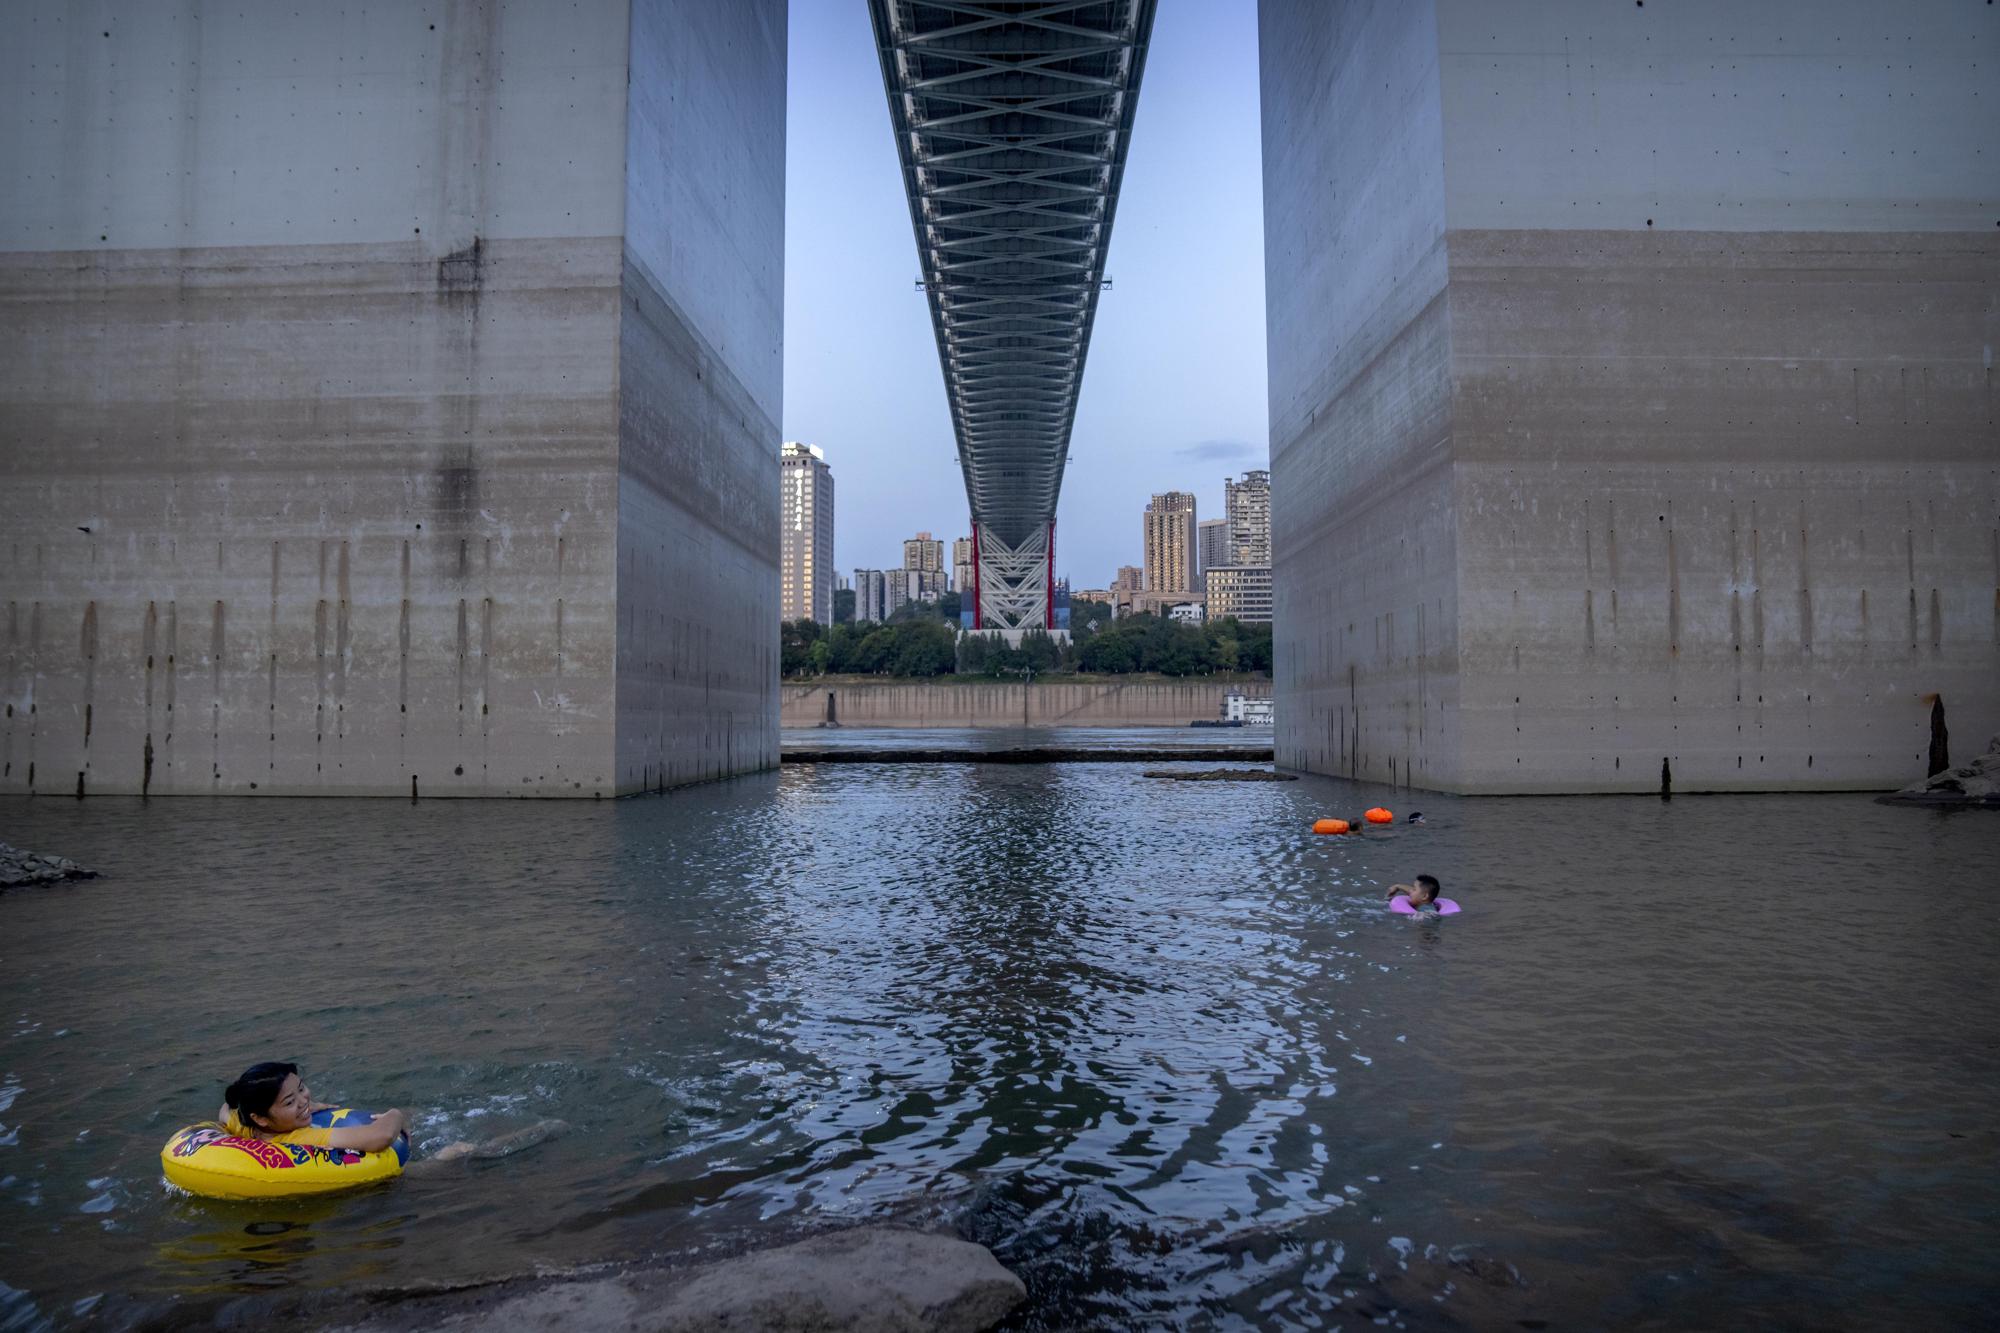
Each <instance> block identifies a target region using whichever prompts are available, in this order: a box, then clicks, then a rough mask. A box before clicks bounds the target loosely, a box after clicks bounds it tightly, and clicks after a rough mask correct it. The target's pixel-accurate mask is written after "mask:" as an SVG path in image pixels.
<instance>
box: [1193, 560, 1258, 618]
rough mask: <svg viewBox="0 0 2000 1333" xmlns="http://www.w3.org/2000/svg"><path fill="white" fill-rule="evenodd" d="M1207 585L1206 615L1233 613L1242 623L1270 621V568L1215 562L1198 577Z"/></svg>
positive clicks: (1220, 616)
mask: <svg viewBox="0 0 2000 1333" xmlns="http://www.w3.org/2000/svg"><path fill="white" fill-rule="evenodd" d="M1202 577H1203V578H1204V579H1205V580H1206V582H1207V584H1208V598H1207V601H1208V617H1209V619H1210V620H1221V619H1223V618H1224V617H1225V616H1235V617H1236V618H1237V619H1238V620H1240V621H1243V622H1244V623H1245V624H1258V625H1268V624H1270V623H1271V567H1270V566H1269V565H1217V566H1216V567H1215V568H1214V569H1211V570H1209V571H1208V572H1207V573H1206V574H1204V575H1203V576H1202Z"/></svg>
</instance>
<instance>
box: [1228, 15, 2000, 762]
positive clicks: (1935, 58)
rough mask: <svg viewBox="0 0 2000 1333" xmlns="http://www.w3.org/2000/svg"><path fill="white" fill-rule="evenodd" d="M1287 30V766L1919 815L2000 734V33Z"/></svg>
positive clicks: (1282, 88)
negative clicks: (1907, 798)
mask: <svg viewBox="0 0 2000 1333" xmlns="http://www.w3.org/2000/svg"><path fill="white" fill-rule="evenodd" d="M1262 13H1263V32H1262V50H1263V60H1264V66H1265V68H1264V78H1265V104H1264V132H1265V189H1266V208H1265V216H1266V229H1267V246H1266V252H1267V256H1268V263H1269V266H1270V278H1271V280H1270V283H1269V292H1268V297H1269V300H1268V309H1269V312H1270V313H1269V320H1270V327H1269V337H1270V345H1271V366H1272V375H1271V401H1272V457H1273V474H1274V475H1273V492H1274V500H1273V526H1274V541H1275V544H1276V547H1277V555H1276V561H1277V573H1276V583H1277V598H1278V607H1279V613H1278V620H1277V635H1278V637H1277V641H1276V643H1275V645H1274V647H1275V653H1276V668H1277V669H1276V672H1275V675H1276V692H1277V695H1278V749H1279V761H1280V763H1281V764H1283V765H1285V766H1287V767H1295V768H1301V769H1310V770H1313V771H1320V772H1337V773H1344V774H1350V775H1353V776H1356V777H1363V778H1375V779H1381V780H1389V781H1400V782H1405V783H1410V784H1412V785H1416V786H1425V787H1437V788H1444V789H1450V790H1462V791H1474V792H1503V791H1617V790H1634V791H1645V790H1657V789H1658V786H1659V783H1660V778H1661V769H1662V764H1663V762H1664V763H1665V764H1667V765H1670V767H1671V771H1672V774H1673V779H1674V784H1675V786H1676V788H1677V789H1679V790H1683V791H1687V790H1733V789H1748V790H1754V789H1798V788H1882V787H1889V786H1894V785H1897V784H1898V783H1900V782H1901V781H1902V780H1903V779H1904V777H1905V775H1906V774H1907V773H1908V771H1909V769H1910V768H1911V767H1912V765H1913V763H1920V762H1921V760H1922V755H1923V751H1924V749H1925V746H1926V744H1927V741H1928V715H1929V710H1930V703H1931V700H1932V698H1933V697H1935V696H1937V695H1939V694H1942V695H1943V696H1944V698H1945V699H1946V701H1947V703H1948V705H1949V707H1950V709H1951V713H1952V716H1953V719H1954V722H1955V723H1960V722H1961V721H1962V724H1963V725H1967V726H1970V727H1971V728H1972V729H1974V732H1975V734H1983V732H1984V731H1985V730H1988V729H1990V728H1992V727H1993V726H1994V725H1996V724H2000V486H1996V480H1995V477H1996V471H1995V467H1994V460H1995V457H1996V448H2000V430H1996V417H2000V399H1996V389H1995V386H1994V382H1993V367H1992V357H1993V351H1992V349H1993V346H1994V344H1995V343H1996V342H1997V341H2000V230H1996V225H1995V224H1996V222H2000V163H1996V162H1995V161H1994V160H1993V159H1992V156H1991V154H1990V152H1986V151H1984V145H1986V144H1988V143H1990V142H1991V141H1992V140H1993V139H1994V137H1995V135H1996V133H2000V106H1996V105H1995V104H1994V102H1993V99H1990V98H1981V97H1980V96H1979V92H1980V90H1981V89H1982V88H1983V87H1984V86H1985V82H1986V80H1983V79H1982V76H1981V74H1980V72H1979V70H1978V69H1977V67H1976V66H1977V61H1978V58H1979V57H1978V52H1979V51H1980V50H1981V49H1983V48H1987V47H1991V46H1993V45H1994V44H1995V43H2000V10H1994V9H1992V8H1989V7H1987V6H1978V7H1970V6H1953V5H1946V4H1942V3H1937V4H1919V5H1911V6H1894V7H1882V6H1873V5H1866V4H1859V3H1847V4H1836V5H1817V4H1816V5H1805V4H1774V5H1767V6H1751V7H1740V6H1723V5H1695V6H1686V5H1677V6H1666V7H1661V6H1655V7H1653V8H1650V9H1643V8H1640V7H1636V6H1628V7H1625V8H1623V9H1619V8H1617V7H1613V6H1602V5H1589V4H1583V3H1563V4H1554V5H1539V4H1528V3H1525V0H1523V2H1521V3H1496V4H1470V3H1464V2H1463V0H1443V2H1442V3H1435V4H1409V5H1401V4H1379V5H1370V4H1359V5H1351V6H1345V7H1340V8H1338V9H1336V8H1333V7H1326V6H1318V5H1312V4H1293V3H1282V2H1280V0H1266V3H1265V4H1264V6H1263V11H1262ZM1890 50H1893V51H1894V52H1895V55H1894V58H1893V60H1890V59H1886V58H1877V56H1879V55H1880V53H1881V52H1884V51H1890ZM1863 52H1867V53H1871V54H1869V55H1868V57H1867V58H1866V59H1863V58H1861V54H1860V53H1863ZM1329 315H1331V318H1329V317H1328V316H1329Z"/></svg>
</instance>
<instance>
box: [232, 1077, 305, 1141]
mask: <svg viewBox="0 0 2000 1333" xmlns="http://www.w3.org/2000/svg"><path fill="white" fill-rule="evenodd" d="M222 1097H223V1100H224V1101H226V1102H228V1103H229V1109H230V1110H232V1111H234V1112H236V1118H237V1119H239V1120H241V1121H242V1122H243V1124H244V1125H245V1127H247V1128H251V1129H261V1130H263V1131H264V1132H265V1133H267V1134H288V1133H290V1132H291V1131H292V1130H295V1129H304V1128H305V1127H306V1126H307V1125H309V1124H311V1123H312V1094H311V1093H309V1092H308V1091H307V1090H306V1085H305V1082H304V1080H302V1079H301V1078H300V1077H299V1067H298V1066H297V1065H293V1064H286V1063H284V1062H283V1061H281V1060H265V1061H263V1062H262V1063H260V1064H254V1065H251V1066H250V1067H249V1068H248V1069H246V1070H244V1071H243V1077H241V1078H239V1079H237V1080H236V1081H235V1082H234V1083H232V1084H230V1085H229V1086H228V1088H226V1089H224V1090H223V1094H222Z"/></svg>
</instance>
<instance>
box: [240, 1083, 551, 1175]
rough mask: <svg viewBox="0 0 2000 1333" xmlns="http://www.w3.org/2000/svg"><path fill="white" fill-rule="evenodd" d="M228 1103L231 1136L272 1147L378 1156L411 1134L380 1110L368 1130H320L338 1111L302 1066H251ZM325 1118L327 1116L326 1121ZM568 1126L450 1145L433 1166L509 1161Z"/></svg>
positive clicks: (397, 1115) (400, 1117) (400, 1118)
mask: <svg viewBox="0 0 2000 1333" xmlns="http://www.w3.org/2000/svg"><path fill="white" fill-rule="evenodd" d="M222 1095H223V1098H224V1101H223V1105H222V1110H221V1112H220V1113H219V1114H218V1115H217V1116H216V1119H217V1120H219V1121H220V1122H221V1123H222V1127H223V1128H224V1129H225V1130H227V1131H229V1133H231V1134H234V1135H236V1136H238V1137H239V1138H246V1139H267V1140H270V1141H271V1142H273V1143H297V1144H301V1145H305V1146H308V1147H316V1148H345V1149H349V1150H352V1151H354V1152H379V1151H381V1150H382V1149H384V1148H387V1147H389V1146H391V1145H392V1144H394V1143H395V1141H396V1139H397V1136H399V1135H401V1134H405V1133H407V1132H408V1131H409V1128H410V1120H409V1117H408V1116H406V1115H404V1114H403V1112H401V1111H399V1110H395V1109H391V1110H387V1111H379V1112H376V1113H375V1118H374V1119H373V1120H372V1121H370V1122H369V1123H368V1124H365V1125H338V1126H333V1127H321V1126H318V1125H315V1124H313V1122H312V1117H313V1113H314V1112H315V1111H330V1110H332V1109H334V1108H332V1107H330V1106H327V1105H325V1104H323V1103H320V1102H316V1101H314V1100H313V1099H312V1091H311V1089H309V1088H307V1087H306V1085H305V1081H304V1080H303V1079H301V1078H300V1077H299V1067H298V1066H297V1065H294V1064H285V1063H282V1062H280V1061H276V1060H267V1061H265V1062H263V1063H262V1064H254V1065H251V1066H250V1067H249V1068H248V1069H246V1070H244V1071H243V1077H241V1078H239V1079H237V1080H236V1081H235V1082H234V1083H232V1084H230V1085H229V1087H228V1089H227V1090H226V1091H225V1092H224V1093H223V1094H222ZM322 1119H324V1117H322ZM568 1128H569V1126H568V1124H566V1123H565V1122H563V1121H561V1120H538V1121H536V1122H535V1123H534V1124H532V1125H529V1126H528V1127H527V1128H526V1129H517V1130H515V1131H514V1132H513V1133H511V1134H502V1135H501V1136H500V1137H498V1138H495V1139H488V1140H485V1141H483V1142H473V1141H471V1140H466V1141H463V1142H459V1143H447V1144H445V1145H444V1146H443V1147H442V1148H439V1149H438V1150H437V1151H436V1152H434V1153H431V1154H430V1157H429V1160H431V1161H433V1162H450V1161H454V1160H456V1159H458V1158H460V1157H480V1158H491V1157H508V1156H511V1155H512V1154H514V1153H517V1152H520V1151H521V1150H523V1149H524V1148H532V1147H534V1146H535V1145H537V1144H540V1143H546V1142H547V1141H548V1140H550V1139H552V1138H554V1137H556V1135H558V1134H560V1133H562V1132H563V1131H564V1130H565V1129H568Z"/></svg>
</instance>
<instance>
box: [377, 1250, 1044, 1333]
mask: <svg viewBox="0 0 2000 1333" xmlns="http://www.w3.org/2000/svg"><path fill="white" fill-rule="evenodd" d="M1025 1299H1027V1288H1026V1287H1024V1286H1023V1285H1022V1284H1021V1279H1019V1278H1017V1277H1015V1276H1014V1275H1013V1274H1012V1273H1010V1272H1008V1271H1007V1270H1006V1269H1004V1268H1002V1267H1001V1266H1000V1262H999V1261H998V1260H997V1259H995V1258H994V1257H993V1255H992V1254H991V1253H990V1252H989V1251H988V1250H987V1249H986V1248H985V1247H984V1246H982V1245H974V1244H972V1243H970V1242H969V1241H962V1240H955V1239H953V1238H951V1237H949V1236H936V1235H931V1234H928V1233H926V1232H921V1231H906V1230H904V1229H902V1228H900V1227H859V1228H856V1229H854V1230H851V1231H838V1232H834V1233H832V1234H830V1235H825V1236H815V1237H813V1238H812V1239H810V1240H804V1241H800V1242H799V1243H798V1244H796V1245H787V1246H784V1247H783V1248H781V1249H775V1250H762V1251H758V1252H756V1253H752V1254H746V1255H742V1256H740V1257H738V1258H734V1259H725V1260H722V1261H721V1262H719V1263H714V1264H706V1265H703V1266H702V1267H699V1268H694V1269H656V1270H636V1271H633V1272H629V1273H621V1274H618V1275H616V1276H612V1277H591V1278H582V1279H572V1280H567V1281H555V1282H548V1283H537V1284H535V1285H531V1286H528V1287H525V1288H523V1287H500V1288H495V1289H492V1290H489V1291H486V1292H460V1293H454V1294H452V1295H449V1296H443V1297H436V1298H429V1299H419V1300H413V1301H411V1302H409V1303H408V1304H406V1305H404V1306H402V1307H401V1308H399V1309H397V1310H395V1311H393V1312H390V1313H387V1314H385V1315H382V1316H380V1317H378V1318H375V1319H371V1320H369V1321H368V1322H367V1323H364V1324H360V1325H354V1326H351V1327H352V1328H354V1329H355V1330H357V1333H359V1331H360V1330H366V1331H367V1333H387V1331H388V1330H400V1329H417V1328H423V1329H474V1328H476V1329H481V1330H489V1329H497V1330H503V1333H504V1331H505V1330H528V1329H580V1330H591V1329H619V1330H634V1331H636V1333H696V1330H723V1329H728V1330H733V1331H735V1333H750V1331H752V1330H759V1329H765V1330H779V1329H783V1330H785V1331H786V1333H822V1331H824V1333H836V1331H838V1333H845V1331H846V1330H864V1329H865V1330H878V1329H879V1330H883V1331H884V1333H919V1330H937V1331H938V1333H976V1330H979V1329H983V1328H990V1327H992V1325H994V1324H995V1323H997V1322H999V1320H1000V1319H1001V1318H1003V1317H1004V1316H1005V1315H1006V1314H1007V1312H1008V1311H1009V1310H1012V1309H1013V1308H1014V1307H1015V1306H1016V1305H1018V1304H1020V1303H1021V1302H1022V1301H1023V1300H1025Z"/></svg>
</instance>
